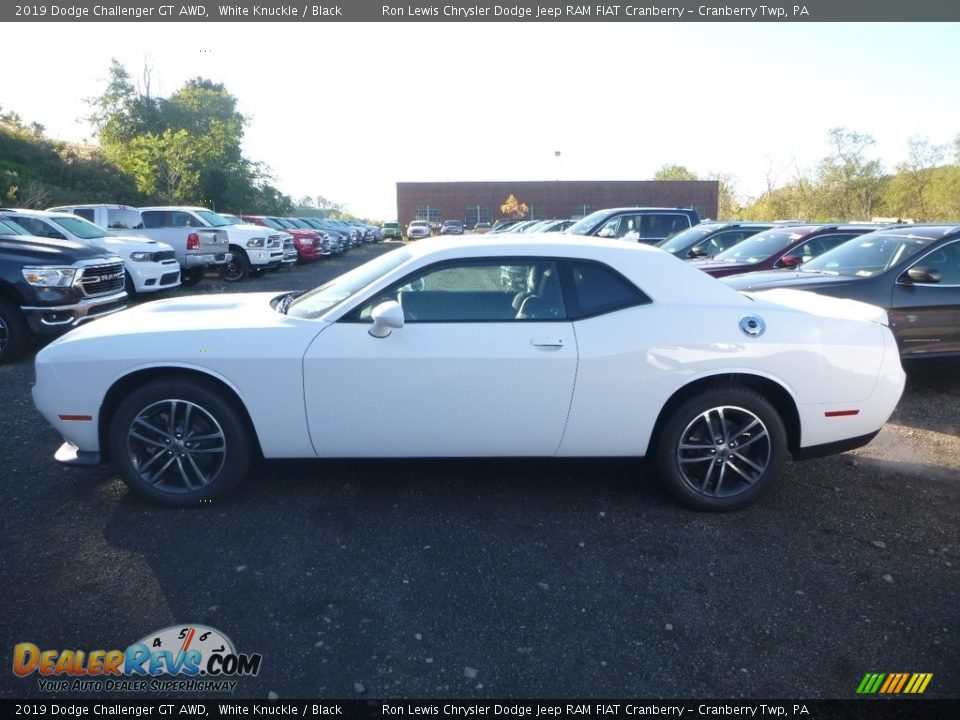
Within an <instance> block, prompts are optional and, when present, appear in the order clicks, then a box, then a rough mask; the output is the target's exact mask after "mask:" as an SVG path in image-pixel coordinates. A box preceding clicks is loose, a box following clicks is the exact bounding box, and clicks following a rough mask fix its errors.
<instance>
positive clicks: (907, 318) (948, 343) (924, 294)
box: [890, 240, 960, 357]
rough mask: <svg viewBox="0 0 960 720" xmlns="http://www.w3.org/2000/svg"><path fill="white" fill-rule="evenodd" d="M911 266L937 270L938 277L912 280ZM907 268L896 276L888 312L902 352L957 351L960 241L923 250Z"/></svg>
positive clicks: (959, 350)
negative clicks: (924, 281) (927, 280)
mask: <svg viewBox="0 0 960 720" xmlns="http://www.w3.org/2000/svg"><path fill="white" fill-rule="evenodd" d="M910 268H924V269H928V270H933V271H936V272H937V273H938V274H939V280H938V281H937V282H935V283H920V282H911V281H910V280H909V279H908V278H907V276H906V273H907V270H909V269H910ZM907 270H904V271H903V272H901V273H899V274H898V275H897V280H896V282H895V284H894V286H893V296H892V300H891V313H890V314H891V318H892V320H893V321H894V333H895V334H896V336H897V342H898V343H899V345H900V353H901V355H903V356H904V357H910V356H920V355H927V354H941V353H960V240H954V241H952V242H948V243H946V244H944V245H941V246H939V247H937V248H934V249H933V250H930V251H928V252H926V253H924V255H923V257H921V258H919V259H917V260H916V261H914V262H912V263H910V265H909V267H908V268H907Z"/></svg>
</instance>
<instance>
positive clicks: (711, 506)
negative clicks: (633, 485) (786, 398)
mask: <svg viewBox="0 0 960 720" xmlns="http://www.w3.org/2000/svg"><path fill="white" fill-rule="evenodd" d="M787 452H788V450H787V432H786V428H785V427H784V424H783V420H782V419H781V417H780V415H779V413H778V412H777V410H776V408H774V407H773V405H772V404H771V403H770V402H769V401H768V400H767V399H766V398H764V397H763V396H762V395H760V394H759V393H758V392H756V391H754V390H751V389H749V388H746V387H737V386H731V387H725V388H716V389H713V390H706V391H704V392H701V393H699V394H697V395H695V396H694V397H692V398H690V399H688V400H686V401H685V402H683V403H682V404H681V405H680V406H679V407H677V408H676V409H675V410H674V411H673V412H672V413H671V414H670V416H669V417H668V418H667V419H666V422H665V423H664V425H663V428H662V430H661V432H660V434H659V437H658V438H657V439H656V462H657V468H658V470H659V473H660V478H661V480H662V482H663V483H664V485H665V486H666V488H667V490H668V491H669V492H670V493H671V494H672V495H673V496H674V497H676V498H677V499H678V500H680V501H681V502H682V503H684V504H685V505H687V506H689V507H693V508H695V509H698V510H710V511H726V510H739V509H740V508H743V507H746V506H747V505H749V504H751V503H753V502H755V501H756V500H757V499H759V497H760V496H761V495H762V494H763V493H764V492H766V491H767V490H768V489H769V488H770V485H771V484H772V483H773V482H774V481H775V480H776V479H777V477H778V476H779V475H780V472H781V471H782V469H783V465H784V463H785V462H786V458H787Z"/></svg>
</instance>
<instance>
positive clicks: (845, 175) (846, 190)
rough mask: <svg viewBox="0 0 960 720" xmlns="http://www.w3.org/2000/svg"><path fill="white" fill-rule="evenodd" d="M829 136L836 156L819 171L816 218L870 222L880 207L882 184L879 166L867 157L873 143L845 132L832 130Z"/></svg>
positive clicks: (828, 158)
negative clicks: (819, 216) (824, 217)
mask: <svg viewBox="0 0 960 720" xmlns="http://www.w3.org/2000/svg"><path fill="white" fill-rule="evenodd" d="M827 135H828V136H829V138H830V142H831V144H832V145H833V152H832V153H831V154H830V155H828V156H827V157H825V158H824V159H823V160H821V161H820V164H819V166H818V168H817V191H818V195H819V198H818V201H817V205H818V212H817V214H818V215H826V216H827V217H829V219H831V220H854V219H856V220H869V219H870V218H871V217H873V215H874V214H875V212H874V211H875V209H876V208H877V207H878V205H879V204H880V194H881V188H882V180H883V172H882V169H881V167H880V162H879V161H878V160H871V159H869V158H867V156H866V151H867V148H869V147H870V146H872V145H873V144H874V139H873V138H872V137H870V136H869V135H863V134H860V133H857V132H854V131H852V130H848V129H846V128H832V129H831V130H829V131H828V133H827Z"/></svg>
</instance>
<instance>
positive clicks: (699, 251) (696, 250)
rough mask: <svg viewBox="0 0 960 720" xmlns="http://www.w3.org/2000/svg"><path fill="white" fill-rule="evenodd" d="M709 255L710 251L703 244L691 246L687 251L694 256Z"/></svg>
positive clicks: (702, 256)
mask: <svg viewBox="0 0 960 720" xmlns="http://www.w3.org/2000/svg"><path fill="white" fill-rule="evenodd" d="M707 255H709V252H708V251H707V249H706V248H705V247H704V246H703V245H697V246H695V247H693V248H690V252H689V253H687V256H688V257H692V258H705V257H706V256H707Z"/></svg>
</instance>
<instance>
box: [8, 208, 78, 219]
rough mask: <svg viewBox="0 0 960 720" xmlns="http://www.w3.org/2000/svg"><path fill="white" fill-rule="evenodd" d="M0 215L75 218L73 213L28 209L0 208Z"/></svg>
mask: <svg viewBox="0 0 960 720" xmlns="http://www.w3.org/2000/svg"><path fill="white" fill-rule="evenodd" d="M0 213H3V214H7V213H10V214H13V213H16V214H17V215H27V216H32V217H41V218H75V217H77V216H76V215H74V214H73V213H69V212H54V211H51V210H30V209H28V208H0Z"/></svg>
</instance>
